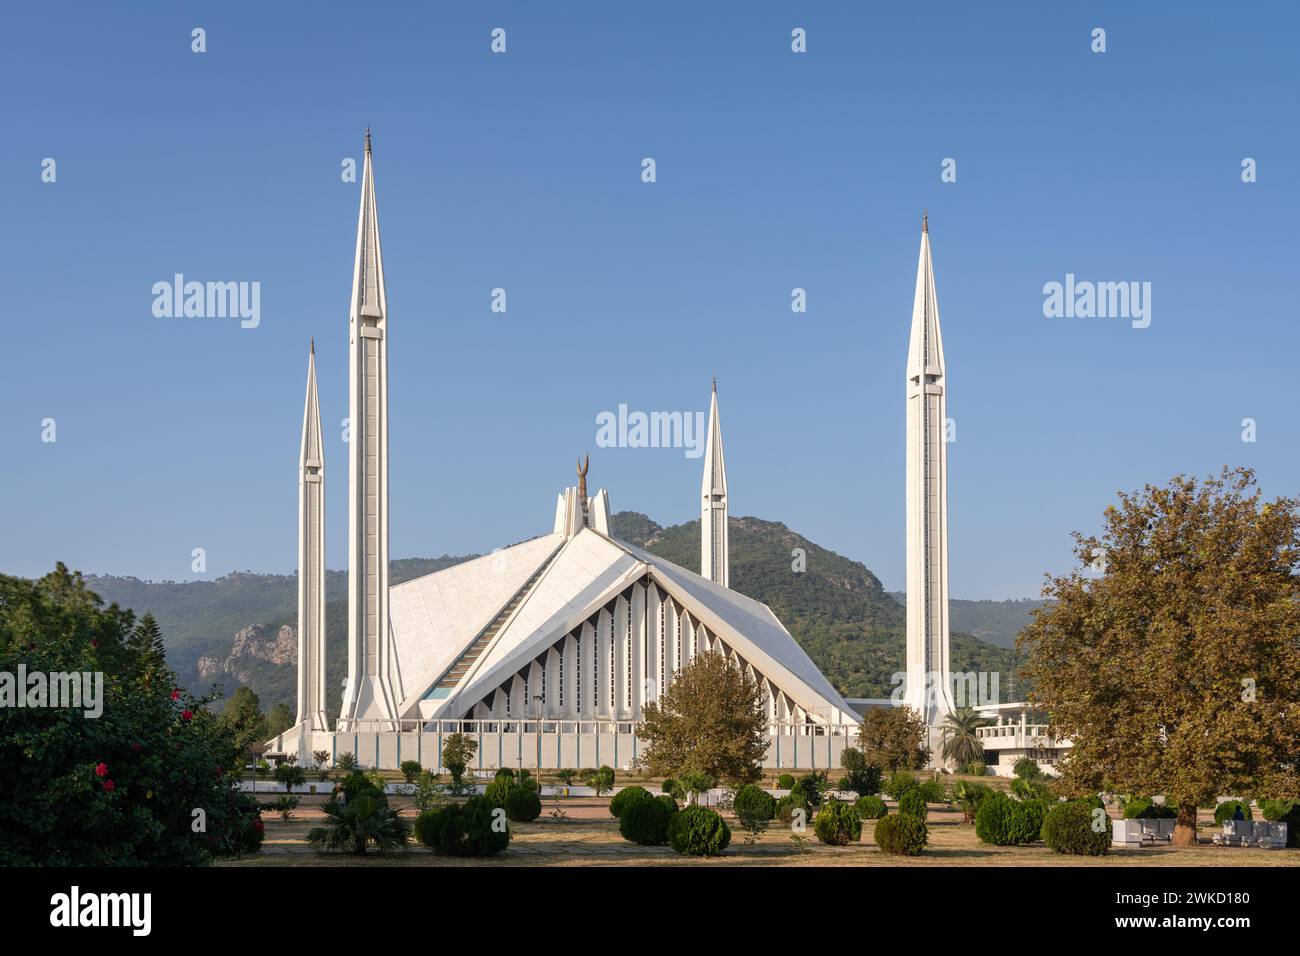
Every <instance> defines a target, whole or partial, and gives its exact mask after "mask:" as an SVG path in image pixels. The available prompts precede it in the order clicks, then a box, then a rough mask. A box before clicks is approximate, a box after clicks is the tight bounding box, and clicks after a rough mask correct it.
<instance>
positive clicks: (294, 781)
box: [275, 763, 307, 793]
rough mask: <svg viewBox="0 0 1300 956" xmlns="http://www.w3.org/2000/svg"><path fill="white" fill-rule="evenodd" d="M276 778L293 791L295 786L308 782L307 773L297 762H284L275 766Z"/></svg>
mask: <svg viewBox="0 0 1300 956" xmlns="http://www.w3.org/2000/svg"><path fill="white" fill-rule="evenodd" d="M275 779H276V781H277V782H278V783H282V784H284V788H285V790H286V791H287V792H289V793H292V792H293V788H294V787H301V786H302V785H303V784H304V783H306V782H307V773H306V771H304V770H303V769H302V767H299V766H298V765H297V764H296V763H282V764H280V765H279V766H277V767H276V768H275Z"/></svg>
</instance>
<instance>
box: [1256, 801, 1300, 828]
mask: <svg viewBox="0 0 1300 956" xmlns="http://www.w3.org/2000/svg"><path fill="white" fill-rule="evenodd" d="M1255 804H1256V806H1258V807H1259V813H1260V816H1262V817H1263V818H1264V819H1265V820H1268V821H1269V822H1271V823H1277V822H1279V821H1282V820H1285V819H1286V818H1287V814H1289V813H1290V812H1291V811H1292V810H1293V809H1295V806H1296V801H1294V800H1267V799H1265V800H1256V801H1255Z"/></svg>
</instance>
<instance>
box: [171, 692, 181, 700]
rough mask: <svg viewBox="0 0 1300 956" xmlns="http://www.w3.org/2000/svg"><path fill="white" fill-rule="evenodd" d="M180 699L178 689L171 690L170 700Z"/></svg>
mask: <svg viewBox="0 0 1300 956" xmlns="http://www.w3.org/2000/svg"><path fill="white" fill-rule="evenodd" d="M180 699H181V692H180V691H179V690H173V691H172V700H180Z"/></svg>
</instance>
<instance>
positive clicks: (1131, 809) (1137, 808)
mask: <svg viewBox="0 0 1300 956" xmlns="http://www.w3.org/2000/svg"><path fill="white" fill-rule="evenodd" d="M1176 816H1178V811H1177V810H1175V809H1174V808H1173V807H1170V806H1166V805H1165V804H1163V803H1156V802H1155V801H1153V800H1152V799H1151V798H1150V797H1134V798H1133V799H1132V800H1130V801H1129V802H1128V803H1126V804H1124V819H1125V820H1170V819H1173V818H1174V817H1176ZM1228 816H1232V811H1231V810H1229V811H1228ZM1216 819H1217V818H1216ZM1247 819H1249V817H1247Z"/></svg>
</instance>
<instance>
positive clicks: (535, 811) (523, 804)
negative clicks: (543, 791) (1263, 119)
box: [505, 785, 542, 823]
mask: <svg viewBox="0 0 1300 956" xmlns="http://www.w3.org/2000/svg"><path fill="white" fill-rule="evenodd" d="M505 811H506V816H507V817H508V818H509V819H511V820H514V821H515V822H516V823H531V822H532V821H533V820H536V819H537V818H538V817H540V816H541V815H542V798H541V797H539V796H538V795H537V791H536V790H534V789H533V788H532V787H529V786H527V785H524V786H513V787H511V788H510V792H509V793H507V794H506V803H505Z"/></svg>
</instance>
